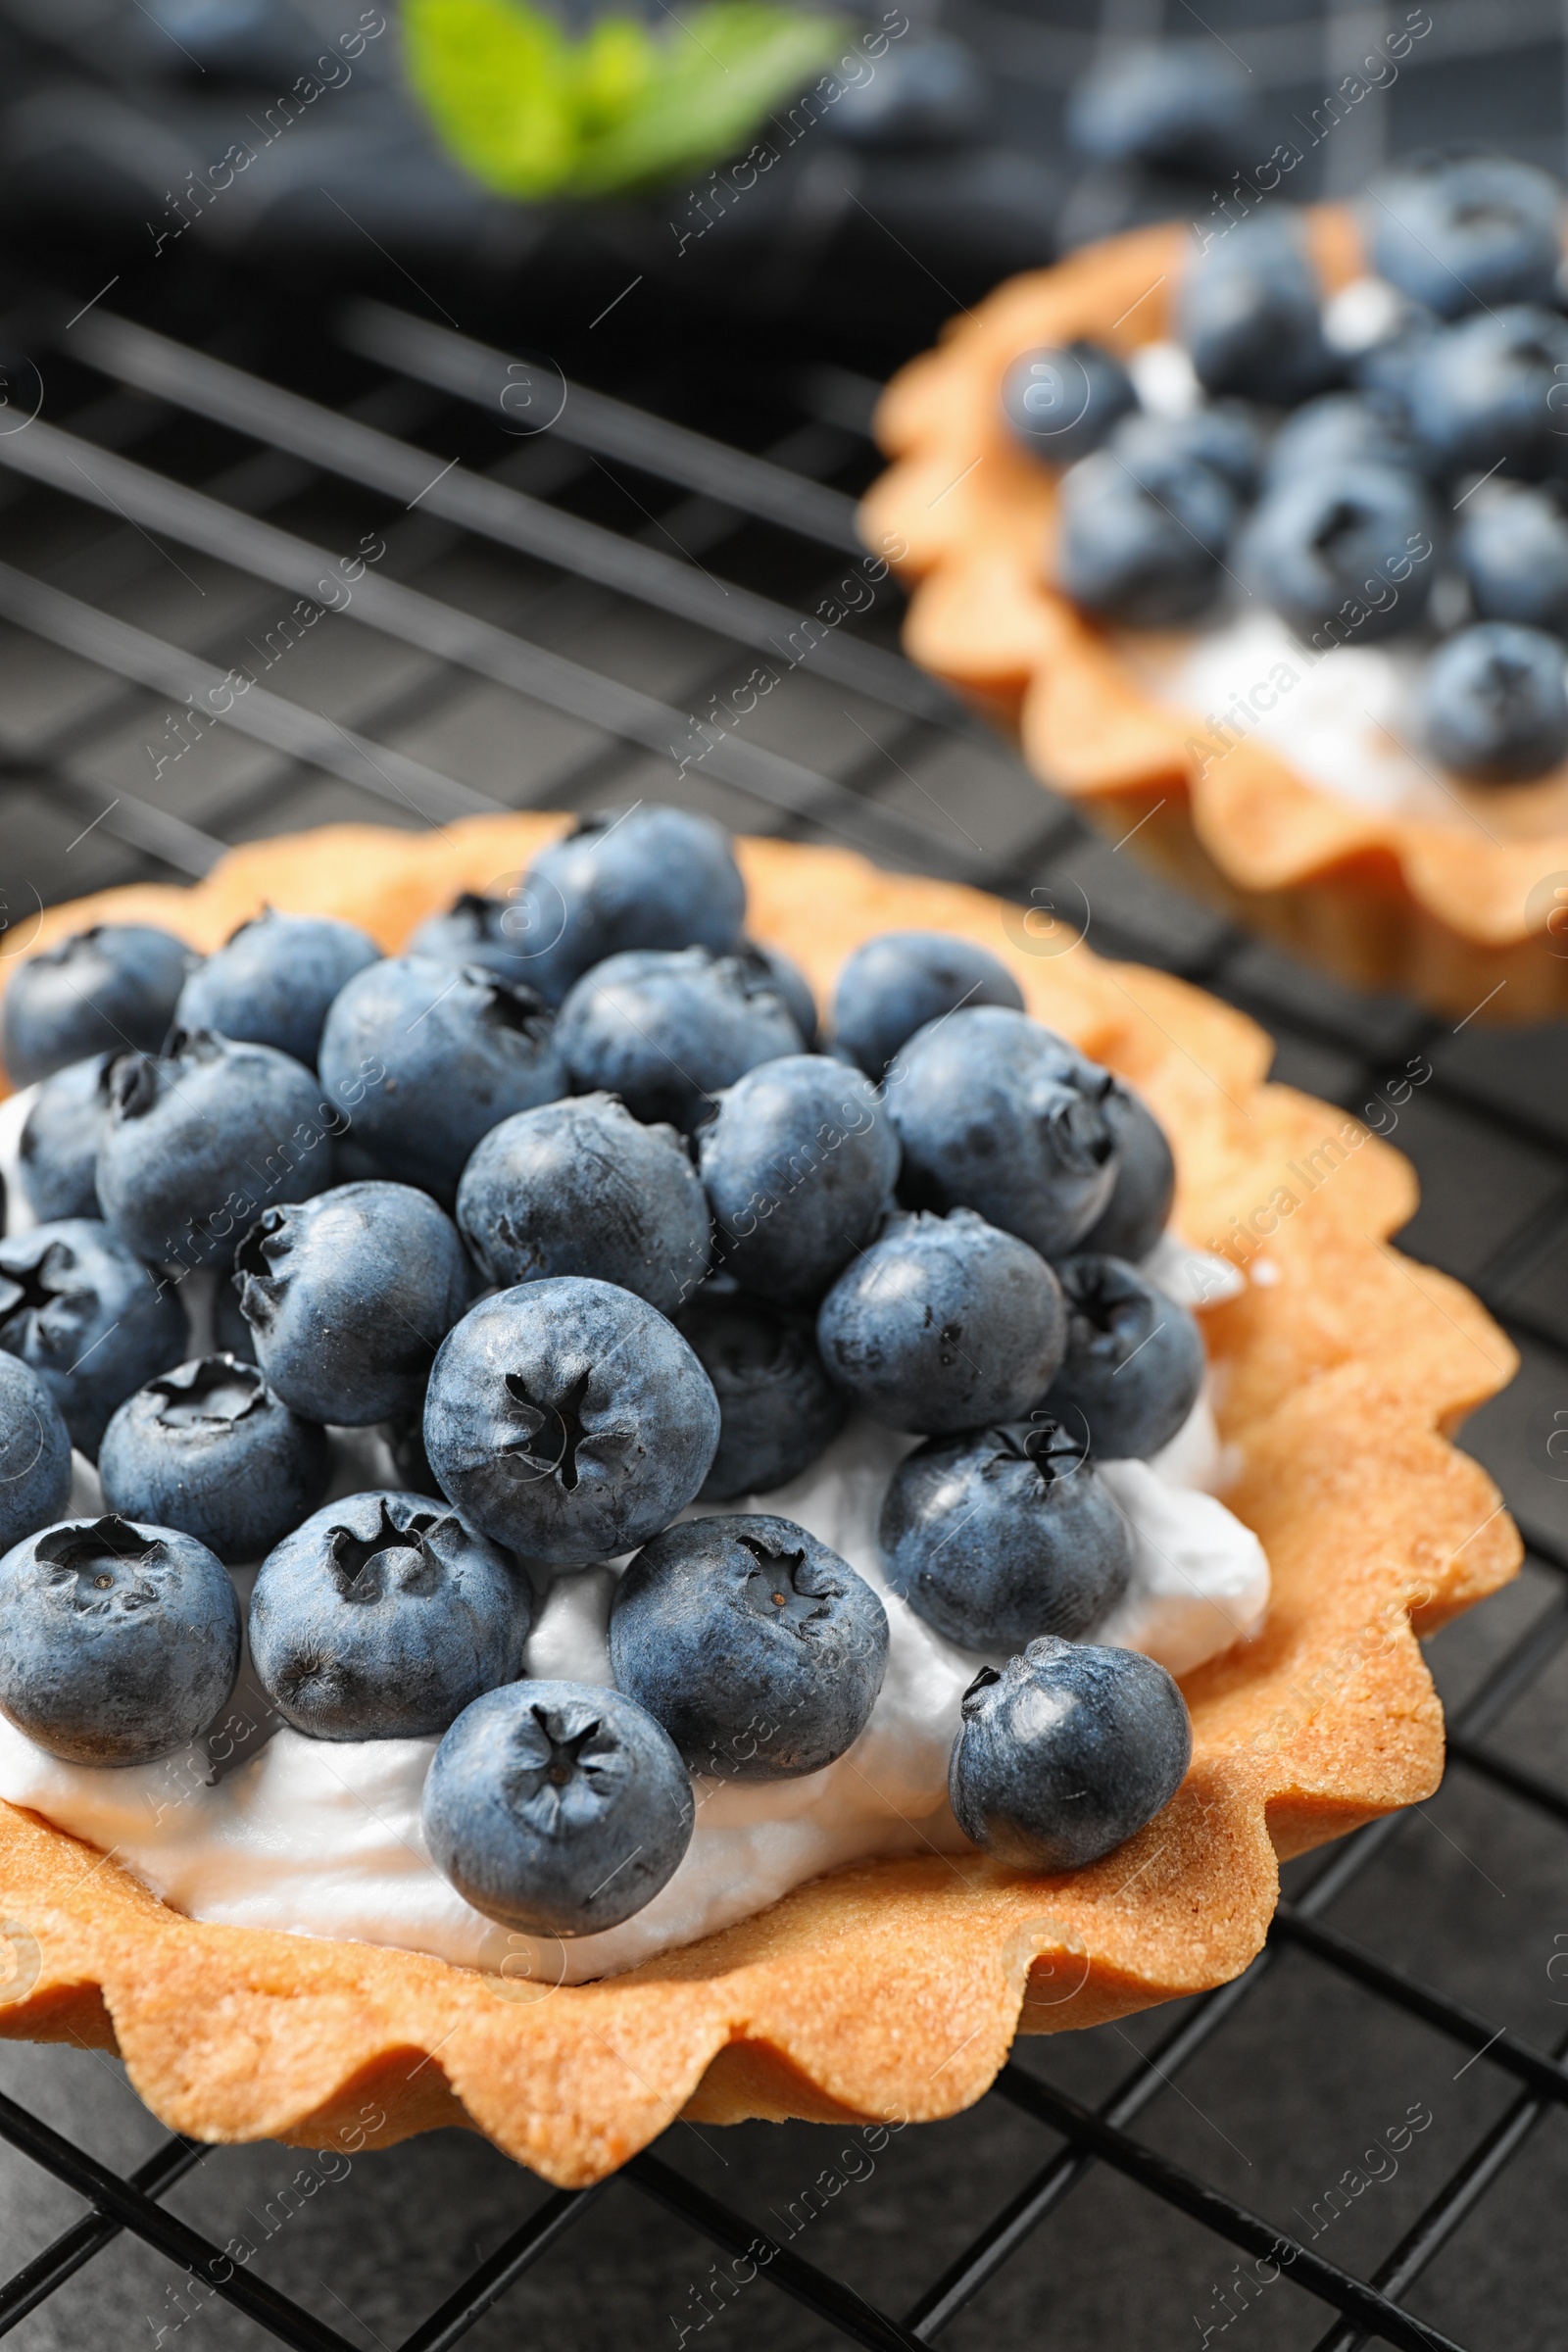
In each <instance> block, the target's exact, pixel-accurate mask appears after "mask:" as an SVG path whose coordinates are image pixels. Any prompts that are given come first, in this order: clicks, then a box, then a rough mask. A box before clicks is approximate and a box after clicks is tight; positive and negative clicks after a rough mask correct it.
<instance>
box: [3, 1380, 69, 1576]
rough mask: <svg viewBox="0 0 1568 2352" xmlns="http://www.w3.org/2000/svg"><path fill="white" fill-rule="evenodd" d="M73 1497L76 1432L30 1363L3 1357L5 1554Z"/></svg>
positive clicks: (56, 1515)
mask: <svg viewBox="0 0 1568 2352" xmlns="http://www.w3.org/2000/svg"><path fill="white" fill-rule="evenodd" d="M70 1494H71V1433H70V1431H69V1430H68V1429H67V1427H66V1425H65V1422H64V1421H63V1420H62V1419H61V1415H60V1407H59V1405H58V1404H56V1402H55V1400H54V1398H53V1397H52V1396H51V1395H50V1393H49V1391H48V1390H47V1389H46V1388H45V1387H44V1384H43V1382H42V1381H41V1380H40V1379H39V1378H38V1375H37V1373H36V1372H34V1371H33V1369H32V1367H31V1366H30V1364H25V1363H24V1362H23V1361H22V1358H21V1357H20V1356H16V1355H7V1354H4V1353H0V1552H6V1551H9V1550H10V1549H11V1546H12V1544H20V1543H21V1542H22V1539H23V1538H24V1536H30V1535H32V1534H33V1533H34V1532H35V1530H36V1529H38V1528H40V1527H47V1526H48V1525H49V1523H50V1521H51V1520H53V1519H58V1518H59V1517H60V1516H61V1514H62V1512H63V1511H64V1510H65V1507H66V1503H67V1500H68V1498H69V1496H70Z"/></svg>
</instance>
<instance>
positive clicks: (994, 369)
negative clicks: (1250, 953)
mask: <svg viewBox="0 0 1568 2352" xmlns="http://www.w3.org/2000/svg"><path fill="white" fill-rule="evenodd" d="M1302 219H1303V222H1304V225H1305V229H1306V233H1307V237H1308V241H1309V246H1310V250H1311V253H1312V257H1313V260H1314V262H1315V265H1316V267H1317V270H1318V274H1319V276H1320V278H1321V280H1322V282H1323V286H1324V289H1325V291H1326V292H1330V293H1332V292H1334V291H1335V290H1337V289H1338V288H1339V287H1341V286H1343V285H1345V284H1347V283H1348V281H1349V280H1350V279H1351V278H1353V277H1355V276H1358V275H1359V274H1360V273H1361V271H1362V270H1363V268H1364V263H1363V261H1362V257H1361V251H1360V245H1359V240H1358V236H1357V232H1356V229H1355V225H1354V222H1353V220H1352V219H1351V216H1350V215H1349V214H1348V212H1346V211H1344V210H1342V209H1339V208H1332V207H1325V208H1321V209H1318V210H1315V211H1311V212H1308V213H1306V214H1304V215H1303V216H1302ZM1189 251H1190V239H1189V236H1188V232H1187V230H1186V228H1185V226H1184V225H1182V224H1161V225H1160V226H1158V227H1155V228H1148V229H1139V230H1135V231H1134V232H1133V233H1132V234H1130V235H1127V236H1122V237H1115V238H1112V239H1110V240H1109V241H1108V242H1107V243H1105V244H1103V245H1096V246H1091V247H1088V248H1087V249H1085V250H1084V251H1083V252H1081V253H1077V254H1074V255H1072V256H1071V257H1070V259H1068V260H1067V261H1065V262H1061V263H1058V264H1057V265H1056V267H1055V268H1054V269H1051V270H1037V271H1034V272H1032V273H1031V274H1029V275H1028V276H1024V277H1016V278H1013V279H1011V280H1010V281H1009V282H1008V283H1007V284H1005V285H1004V286H1001V287H999V288H998V290H997V291H996V293H994V294H992V295H991V296H990V297H989V298H988V299H987V300H986V301H985V302H983V303H982V304H981V305H980V307H979V309H978V310H977V311H975V312H973V313H971V314H968V315H967V316H965V317H964V318H963V319H958V320H956V321H955V322H954V323H953V325H952V326H951V327H950V328H949V329H948V331H947V333H946V334H945V335H944V337H943V340H942V342H941V344H940V345H939V346H938V348H937V349H936V350H935V351H932V352H928V353H926V354H925V355H924V356H923V357H921V358H920V359H917V360H915V361H913V362H911V363H910V365H909V366H908V367H907V368H904V369H903V370H902V372H901V373H900V374H898V375H897V376H895V377H894V379H893V381H892V383H891V384H890V385H889V386H888V389H887V391H886V392H885V394H884V395H883V398H882V403H881V406H880V408H879V410H878V412H877V436H878V439H879V440H880V442H881V445H882V447H883V449H884V450H885V451H886V452H887V453H888V455H889V457H890V458H891V459H892V460H893V464H892V466H890V468H889V470H888V471H887V472H886V473H885V474H884V475H883V476H882V477H881V479H880V480H879V481H878V482H876V483H875V484H874V485H873V486H872V488H871V490H870V491H869V492H868V493H867V495H866V498H865V500H864V502H863V504H862V507H861V510H860V524H861V530H862V533H863V535H864V537H865V539H866V542H867V544H868V545H870V546H881V547H887V548H893V547H896V546H898V545H900V544H901V543H902V544H903V545H904V546H905V547H906V548H907V555H904V556H901V558H900V560H899V564H898V568H899V570H900V571H901V573H902V574H903V575H904V577H905V579H906V581H907V584H908V585H909V586H910V588H911V601H910V606H909V613H908V617H907V622H906V624H905V639H904V641H905V645H906V648H907V651H908V653H909V654H910V656H911V657H912V658H913V659H914V660H915V661H916V662H920V663H922V664H923V666H924V667H925V668H927V669H930V670H933V671H934V672H935V673H936V674H937V675H938V676H939V677H942V678H944V679H946V680H947V681H948V683H949V684H950V685H952V686H953V687H954V688H955V689H956V691H957V692H958V693H960V694H961V695H963V696H964V697H965V698H966V699H967V700H969V701H971V702H973V703H975V704H977V705H979V706H980V707H981V708H983V709H984V710H986V711H988V712H989V713H990V714H991V715H992V716H993V717H995V718H996V719H997V720H998V721H999V722H1000V723H1001V724H1003V725H1005V726H1006V727H1008V728H1009V729H1011V730H1012V731H1014V732H1015V733H1016V734H1017V736H1018V737H1019V740H1020V741H1021V744H1022V748H1023V751H1024V755H1025V757H1026V758H1027V759H1028V760H1029V762H1030V764H1031V766H1033V767H1034V769H1035V770H1036V772H1037V773H1038V774H1039V775H1041V776H1042V777H1044V778H1045V779H1046V780H1047V781H1048V782H1049V783H1050V784H1051V785H1052V786H1053V787H1054V789H1055V790H1057V791H1059V792H1062V793H1065V794H1066V795H1067V796H1068V797H1069V798H1071V799H1072V800H1074V801H1075V802H1077V803H1078V804H1079V805H1080V806H1081V807H1082V808H1083V809H1084V811H1085V813H1086V814H1087V815H1089V816H1090V817H1092V818H1093V819H1094V820H1095V821H1096V822H1097V823H1100V824H1102V825H1103V827H1105V829H1107V830H1109V831H1110V832H1111V834H1112V837H1113V838H1116V839H1119V838H1120V837H1122V836H1123V835H1125V834H1127V833H1128V831H1129V829H1130V828H1131V827H1133V826H1135V825H1136V826H1138V828H1139V830H1138V832H1137V836H1136V844H1137V854H1138V855H1140V856H1141V857H1142V858H1145V859H1146V860H1147V861H1148V862H1150V863H1152V864H1153V865H1154V866H1155V867H1156V868H1157V869H1158V870H1160V871H1161V872H1163V873H1164V874H1165V875H1166V876H1167V877H1168V878H1169V879H1171V880H1173V881H1175V882H1177V883H1179V884H1181V885H1183V886H1185V887H1186V888H1188V889H1192V890H1196V891H1198V892H1199V893H1200V894H1201V895H1202V896H1203V897H1205V898H1207V899H1209V900H1210V901H1212V902H1215V903H1217V904H1219V905H1221V906H1223V907H1225V908H1226V910H1227V911H1228V912H1230V913H1232V914H1233V915H1235V916H1236V917H1237V919H1238V920H1240V921H1243V922H1246V923H1247V924H1249V925H1250V927H1251V928H1252V929H1254V930H1261V931H1263V932H1264V933H1266V934H1267V935H1268V936H1269V937H1271V938H1274V939H1276V940H1278V941H1279V942H1280V943H1281V944H1282V945H1283V946H1286V947H1289V948H1293V949H1296V950H1298V951H1299V952H1301V953H1304V954H1308V955H1311V956H1315V957H1317V959H1318V960H1320V961H1323V962H1326V963H1328V964H1329V965H1330V966H1331V967H1332V968H1333V969H1334V970H1336V971H1338V972H1339V973H1341V974H1342V975H1343V976H1344V977H1345V978H1347V979H1348V980H1349V981H1351V982H1352V983H1355V984H1357V985H1359V986H1362V987H1371V988H1403V989H1406V990H1408V991H1409V992H1410V993H1412V994H1414V995H1416V996H1419V997H1420V998H1422V999H1423V1000H1424V1001H1425V1002H1426V1003H1428V1004H1432V1005H1437V1006H1438V1007H1439V1008H1440V1009H1446V1010H1449V1011H1453V1012H1455V1013H1461V1012H1468V1011H1470V1010H1471V1009H1472V1008H1473V1007H1474V1006H1475V1005H1477V1003H1478V1001H1479V1000H1480V999H1481V998H1483V997H1485V996H1486V995H1487V994H1488V992H1489V991H1495V990H1497V989H1498V986H1499V983H1506V986H1505V987H1503V988H1502V990H1501V993H1500V994H1499V995H1497V996H1495V999H1494V1002H1493V1004H1492V1005H1491V1006H1490V1007H1489V1009H1488V1011H1487V1013H1486V1014H1485V1015H1484V1016H1482V1017H1485V1018H1489V1019H1503V1020H1525V1019H1541V1018H1543V1017H1545V1016H1546V1015H1548V1014H1550V1013H1553V1012H1561V1011H1562V1010H1564V1009H1568V954H1564V953H1562V952H1561V951H1563V950H1565V949H1568V939H1565V938H1560V937H1557V936H1556V935H1548V934H1547V932H1546V929H1545V926H1546V923H1547V919H1548V917H1550V916H1552V915H1554V914H1557V915H1558V920H1559V928H1560V921H1561V917H1560V913H1559V907H1560V906H1568V889H1565V891H1564V895H1563V898H1562V900H1561V901H1560V902H1559V901H1557V900H1556V899H1555V898H1554V897H1553V895H1552V891H1551V888H1550V886H1549V883H1548V877H1550V878H1553V879H1554V878H1556V877H1559V876H1560V877H1561V878H1562V879H1563V880H1564V882H1565V883H1568V832H1565V831H1562V830H1558V831H1556V832H1549V831H1548V832H1546V833H1544V834H1543V835H1541V836H1540V837H1538V838H1533V839H1501V840H1498V839H1495V838H1493V837H1492V836H1491V833H1490V828H1487V827H1486V826H1485V824H1484V822H1483V823H1480V824H1478V825H1475V826H1470V825H1465V824H1453V823H1448V824H1444V823H1435V822H1433V821H1431V820H1429V819H1425V818H1421V817H1415V816H1409V815H1403V814H1399V813H1397V812H1395V811H1386V810H1383V809H1372V808H1364V807H1357V806H1356V805H1355V803H1353V802H1351V801H1348V800H1340V799H1338V798H1336V797H1335V796H1334V795H1333V794H1332V793H1329V792H1326V791H1323V790H1321V789H1319V787H1318V786H1316V785H1315V784H1311V783H1309V782H1307V781H1306V779H1305V778H1304V777H1302V776H1300V775H1299V774H1298V773H1297V771H1296V770H1295V769H1294V768H1293V767H1292V766H1291V765H1290V764H1289V762H1288V761H1286V760H1283V759H1282V758H1281V757H1280V756H1279V755H1278V754H1277V753H1274V752H1271V751H1269V750H1268V749H1266V747H1265V746H1264V745H1262V744H1260V743H1258V742H1256V741H1255V740H1249V741H1242V742H1239V743H1237V744H1236V745H1235V746H1234V748H1233V749H1231V750H1230V751H1228V752H1225V753H1223V755H1219V756H1216V752H1215V747H1214V745H1213V743H1212V742H1210V743H1209V744H1208V745H1207V748H1206V752H1205V749H1204V745H1203V741H1202V739H1203V738H1204V737H1205V735H1206V733H1207V727H1206V722H1205V720H1204V719H1203V717H1202V716H1201V713H1199V712H1196V711H1194V712H1184V711H1179V710H1173V709H1172V708H1171V707H1170V706H1168V705H1165V704H1162V703H1159V702H1156V701H1155V700H1154V699H1153V698H1152V696H1151V695H1150V694H1148V693H1147V692H1146V691H1145V689H1144V687H1143V686H1142V684H1141V683H1140V682H1139V680H1138V679H1137V678H1136V677H1135V675H1134V674H1133V671H1132V670H1131V668H1130V667H1129V666H1128V664H1127V663H1126V662H1124V661H1123V660H1122V659H1121V657H1120V656H1119V654H1118V653H1117V651H1116V650H1115V647H1114V645H1113V643H1112V641H1111V639H1110V638H1109V637H1108V636H1107V635H1106V633H1105V632H1104V631H1103V630H1102V629H1100V628H1098V627H1097V626H1096V625H1095V624H1094V623H1093V622H1092V621H1090V620H1088V619H1086V618H1085V617H1084V616H1083V615H1082V614H1081V613H1078V612H1077V610H1076V609H1075V607H1074V606H1073V605H1072V604H1071V603H1070V601H1069V600H1068V599H1067V598H1065V597H1063V596H1060V595H1058V594H1057V593H1056V592H1055V591H1054V589H1052V588H1051V587H1050V586H1049V585H1048V584H1047V581H1046V579H1045V576H1044V566H1043V564H1042V556H1043V554H1044V553H1045V551H1046V550H1047V549H1048V548H1049V545H1050V541H1051V535H1052V530H1053V527H1054V509H1055V476H1054V473H1053V472H1052V471H1051V470H1050V469H1048V468H1047V467H1045V466H1041V465H1040V464H1039V463H1038V462H1037V461H1036V460H1034V459H1033V458H1031V457H1030V456H1029V455H1028V454H1027V453H1026V452H1024V451H1023V450H1021V449H1020V448H1019V447H1018V446H1017V445H1016V443H1015V442H1014V441H1013V439H1012V437H1011V435H1010V434H1009V432H1008V431H1007V428H1006V426H1005V422H1004V420H1003V416H1002V408H1001V401H1000V397H999V393H1000V387H1001V383H1002V377H1003V374H1004V372H1005V369H1006V368H1007V366H1008V364H1009V362H1010V361H1012V360H1013V359H1015V358H1016V357H1017V355H1018V353H1019V352H1021V351H1025V350H1028V349H1029V348H1030V347H1031V346H1038V345H1043V344H1054V343H1065V342H1068V341H1070V340H1071V339H1072V338H1073V337H1074V336H1079V335H1082V336H1087V337H1089V338H1091V339H1093V340H1094V341H1097V342H1100V343H1103V344H1105V345H1107V346H1108V347H1109V348H1110V349H1111V350H1113V351H1116V352H1118V353H1119V354H1121V355H1122V356H1124V357H1125V355H1126V354H1127V353H1128V352H1129V351H1131V350H1133V349H1135V348H1136V347H1137V346H1138V345H1140V344H1143V343H1148V342H1152V341H1155V340H1157V339H1159V338H1160V337H1163V336H1165V335H1168V334H1169V333H1170V332H1171V331H1172V328H1171V319H1172V298H1173V295H1174V292H1175V288H1176V285H1177V282H1178V279H1179V277H1180V273H1181V270H1182V268H1183V266H1184V264H1185V262H1186V259H1187V255H1188V252H1189ZM1527 791H1528V788H1521V790H1520V791H1519V792H1516V793H1514V794H1512V795H1511V796H1509V798H1510V801H1511V802H1515V803H1518V802H1522V799H1523V795H1524V793H1525V792H1527Z"/></svg>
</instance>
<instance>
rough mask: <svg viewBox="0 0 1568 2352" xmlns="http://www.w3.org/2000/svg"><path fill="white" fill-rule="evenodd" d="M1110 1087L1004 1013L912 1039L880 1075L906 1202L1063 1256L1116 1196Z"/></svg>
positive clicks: (943, 1024) (972, 1016) (1102, 1074)
mask: <svg viewBox="0 0 1568 2352" xmlns="http://www.w3.org/2000/svg"><path fill="white" fill-rule="evenodd" d="M1115 1083H1116V1082H1115V1080H1114V1079H1113V1078H1112V1077H1111V1075H1110V1073H1109V1071H1108V1070H1102V1069H1100V1068H1098V1067H1097V1065H1096V1064H1095V1063H1093V1062H1091V1061H1089V1060H1087V1059H1086V1058H1085V1056H1084V1055H1083V1054H1079V1053H1078V1052H1077V1050H1076V1049H1075V1048H1074V1047H1072V1046H1069V1045H1068V1044H1067V1043H1066V1041H1065V1039H1063V1038H1059V1037H1057V1036H1056V1035H1055V1034H1054V1031H1052V1030H1050V1029H1045V1028H1042V1026H1041V1025H1040V1023H1039V1022H1038V1021H1032V1020H1030V1019H1029V1018H1028V1016H1027V1014H1025V1013H1021V1012H1009V1011H1007V1010H1006V1009H1005V1007H1003V1006H1000V1005H998V1006H992V1005H981V1006H977V1007H975V1008H973V1009H966V1010H965V1011H963V1012H956V1013H954V1014H953V1015H952V1017H951V1018H950V1019H948V1020H946V1021H934V1022H932V1024H931V1025H930V1027H929V1028H926V1029H920V1030H917V1031H916V1032H915V1034H914V1036H913V1037H911V1038H910V1040H909V1042H908V1044H907V1046H906V1047H905V1048H904V1050H903V1052H902V1053H901V1054H899V1057H898V1059H897V1060H896V1061H895V1063H894V1065H893V1068H892V1069H891V1070H890V1071H889V1073H888V1098H887V1100H888V1108H889V1111H890V1113H891V1114H892V1118H893V1124H894V1126H895V1128H896V1129H897V1131H898V1136H899V1141H900V1143H901V1144H902V1145H903V1146H904V1178H903V1183H902V1187H901V1189H902V1191H903V1193H904V1196H905V1198H906V1199H907V1201H909V1203H910V1204H911V1206H914V1207H919V1208H977V1209H978V1210H979V1211H980V1214H981V1215H982V1216H983V1217H988V1218H989V1219H990V1221H991V1223H992V1224H993V1225H1000V1226H1002V1227H1003V1229H1004V1230H1005V1232H1007V1233H1015V1234H1017V1235H1018V1236H1019V1237H1020V1238H1021V1239H1022V1240H1023V1241H1026V1242H1027V1243H1029V1245H1030V1247H1031V1248H1032V1249H1035V1250H1039V1252H1040V1254H1041V1256H1042V1257H1061V1256H1064V1255H1065V1254H1066V1252H1067V1251H1068V1250H1072V1249H1074V1248H1075V1247H1076V1246H1077V1244H1078V1243H1079V1242H1080V1241H1081V1240H1082V1238H1083V1236H1084V1235H1085V1234H1086V1233H1087V1232H1088V1230H1089V1228H1090V1227H1091V1226H1092V1225H1093V1224H1094V1223H1095V1222H1096V1221H1097V1219H1098V1218H1099V1217H1100V1216H1101V1215H1102V1214H1103V1210H1104V1208H1105V1206H1106V1203H1107V1202H1108V1201H1109V1200H1110V1197H1111V1193H1112V1190H1113V1189H1114V1186H1115V1182H1116V1173H1117V1153H1116V1138H1115V1133H1114V1130H1113V1129H1112V1127H1111V1126H1110V1123H1109V1120H1108V1119H1107V1117H1106V1114H1105V1108H1104V1105H1105V1101H1106V1098H1107V1097H1108V1096H1109V1095H1110V1094H1111V1093H1112V1092H1113V1091H1114V1089H1115ZM993 1417H994V1416H993V1415H991V1414H987V1415H984V1416H982V1418H987V1419H989V1418H993Z"/></svg>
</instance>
